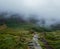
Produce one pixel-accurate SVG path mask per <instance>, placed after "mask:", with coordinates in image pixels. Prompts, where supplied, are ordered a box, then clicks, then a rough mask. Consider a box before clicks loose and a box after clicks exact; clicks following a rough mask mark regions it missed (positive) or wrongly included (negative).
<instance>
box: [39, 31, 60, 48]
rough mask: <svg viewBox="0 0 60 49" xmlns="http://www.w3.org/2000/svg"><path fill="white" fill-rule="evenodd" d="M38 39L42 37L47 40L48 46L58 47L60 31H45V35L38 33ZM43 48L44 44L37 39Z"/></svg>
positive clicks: (59, 44) (59, 46)
mask: <svg viewBox="0 0 60 49" xmlns="http://www.w3.org/2000/svg"><path fill="white" fill-rule="evenodd" d="M39 36H40V39H41V38H44V39H46V41H47V42H48V44H49V46H51V47H52V48H54V49H60V31H53V32H46V35H44V34H41V33H40V34H39ZM39 42H40V44H41V46H42V47H43V49H45V48H46V47H45V46H46V45H44V43H43V42H42V41H39Z"/></svg>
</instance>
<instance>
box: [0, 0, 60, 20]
mask: <svg viewBox="0 0 60 49" xmlns="http://www.w3.org/2000/svg"><path fill="white" fill-rule="evenodd" d="M0 11H13V12H17V13H22V14H25V15H26V16H27V15H29V14H37V15H38V17H39V18H40V17H43V18H46V19H47V20H50V19H51V18H52V19H57V20H59V19H60V0H0Z"/></svg>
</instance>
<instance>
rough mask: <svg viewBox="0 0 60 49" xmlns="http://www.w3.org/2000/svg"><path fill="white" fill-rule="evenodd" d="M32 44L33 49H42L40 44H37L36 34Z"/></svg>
mask: <svg viewBox="0 0 60 49" xmlns="http://www.w3.org/2000/svg"><path fill="white" fill-rule="evenodd" d="M33 43H34V47H35V49H42V48H41V46H40V44H39V43H38V34H35V35H34V37H33Z"/></svg>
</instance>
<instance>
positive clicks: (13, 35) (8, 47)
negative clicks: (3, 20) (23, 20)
mask: <svg viewBox="0 0 60 49" xmlns="http://www.w3.org/2000/svg"><path fill="white" fill-rule="evenodd" d="M29 26H30V25H24V26H23V25H21V27H20V26H19V27H18V25H16V27H14V26H12V27H8V26H4V25H3V26H1V28H4V29H1V28H0V29H1V30H0V49H27V43H28V42H29V41H30V40H31V39H32V34H31V33H30V32H29V30H27V28H30V27H29Z"/></svg>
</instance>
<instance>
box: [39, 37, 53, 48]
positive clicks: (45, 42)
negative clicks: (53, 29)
mask: <svg viewBox="0 0 60 49" xmlns="http://www.w3.org/2000/svg"><path fill="white" fill-rule="evenodd" d="M40 40H41V41H42V42H43V43H44V45H45V48H46V49H53V48H52V47H51V46H50V45H49V44H48V42H47V41H46V39H44V38H42V39H40Z"/></svg>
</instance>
